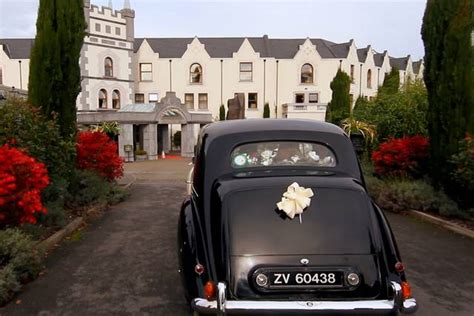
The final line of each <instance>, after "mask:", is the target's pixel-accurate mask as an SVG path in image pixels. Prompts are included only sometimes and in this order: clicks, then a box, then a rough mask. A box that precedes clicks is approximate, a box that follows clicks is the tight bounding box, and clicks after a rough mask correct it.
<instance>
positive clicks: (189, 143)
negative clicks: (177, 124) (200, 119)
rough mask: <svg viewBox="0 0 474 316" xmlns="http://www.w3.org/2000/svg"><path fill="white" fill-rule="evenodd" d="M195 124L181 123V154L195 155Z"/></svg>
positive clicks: (184, 155) (186, 155)
mask: <svg viewBox="0 0 474 316" xmlns="http://www.w3.org/2000/svg"><path fill="white" fill-rule="evenodd" d="M194 125H195V124H183V125H181V156H182V157H193V156H194V146H195V145H196V141H197V137H196V129H195V127H194Z"/></svg>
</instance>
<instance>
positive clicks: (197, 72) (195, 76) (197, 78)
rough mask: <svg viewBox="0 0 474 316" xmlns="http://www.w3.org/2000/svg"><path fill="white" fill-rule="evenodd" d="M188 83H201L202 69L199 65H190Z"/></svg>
mask: <svg viewBox="0 0 474 316" xmlns="http://www.w3.org/2000/svg"><path fill="white" fill-rule="evenodd" d="M189 71H190V82H191V83H201V80H202V67H201V65H199V64H192V65H191V67H190V69H189Z"/></svg>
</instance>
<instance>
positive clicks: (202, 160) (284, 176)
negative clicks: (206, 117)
mask: <svg viewBox="0 0 474 316" xmlns="http://www.w3.org/2000/svg"><path fill="white" fill-rule="evenodd" d="M178 234H179V236H178V239H179V259H180V260H179V261H180V273H181V275H182V280H183V284H184V287H185V291H186V298H187V299H188V301H189V302H190V304H191V307H192V310H193V311H194V313H195V314H198V315H200V314H218V315H223V314H232V315H234V314H254V315H273V314H278V315H307V314H325V315H326V314H338V315H347V314H351V315H352V314H357V315H396V314H398V312H402V313H412V312H414V311H415V310H416V308H417V304H416V301H415V299H414V298H413V297H412V296H411V291H410V286H409V285H408V283H407V280H406V276H405V271H404V266H403V264H402V262H401V258H400V254H399V252H398V249H397V245H396V243H395V239H394V236H393V234H392V232H391V229H390V227H389V224H388V222H387V220H386V218H385V216H384V214H383V212H382V211H381V210H380V208H379V207H378V206H377V205H375V204H374V202H373V201H372V200H371V199H370V197H369V196H368V194H367V190H366V187H365V183H364V178H363V175H362V172H361V169H360V166H359V163H358V160H357V157H356V154H355V152H354V149H353V146H352V143H351V141H350V139H349V138H348V136H347V135H346V134H345V133H344V132H343V131H342V130H341V129H340V128H338V127H336V126H335V125H332V124H328V123H323V122H316V121H308V120H290V119H281V120H279V119H266V120H263V119H262V120H251V119H249V120H236V121H227V122H218V123H213V124H210V125H208V126H206V127H205V128H203V130H202V131H201V134H200V136H199V140H198V144H197V147H196V155H195V160H194V171H193V173H192V184H191V192H190V194H189V196H188V197H187V198H186V199H185V201H184V203H183V205H182V208H181V213H180V219H179V233H178Z"/></svg>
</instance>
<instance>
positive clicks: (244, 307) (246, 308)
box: [192, 282, 418, 315]
mask: <svg viewBox="0 0 474 316" xmlns="http://www.w3.org/2000/svg"><path fill="white" fill-rule="evenodd" d="M391 285H392V288H393V293H394V298H393V300H364V301H245V300H238V301H230V300H229V301H228V300H226V297H225V292H226V286H225V284H224V283H219V284H218V286H217V292H218V293H217V299H216V300H214V301H208V300H206V299H202V298H196V299H194V300H193V301H192V308H193V310H195V311H197V312H199V313H203V314H214V315H226V314H227V313H229V314H233V313H245V314H247V313H248V314H251V313H255V314H259V313H263V312H267V311H280V312H288V313H291V312H294V313H295V314H298V313H311V312H315V313H317V312H331V311H334V312H347V313H350V312H351V311H353V312H358V313H364V312H365V313H367V314H369V313H371V312H374V313H376V312H380V313H383V312H394V311H399V312H401V313H404V314H410V313H413V312H415V311H416V309H417V307H418V306H417V303H416V300H415V299H414V298H410V299H407V300H403V298H402V288H401V286H400V284H398V283H396V282H391Z"/></svg>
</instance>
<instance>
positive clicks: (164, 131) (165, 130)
mask: <svg viewBox="0 0 474 316" xmlns="http://www.w3.org/2000/svg"><path fill="white" fill-rule="evenodd" d="M162 126H163V127H162V128H161V135H160V136H161V143H162V144H163V150H164V151H165V153H169V152H170V150H171V140H170V127H169V125H167V124H166V125H162ZM160 154H161V153H160Z"/></svg>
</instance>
